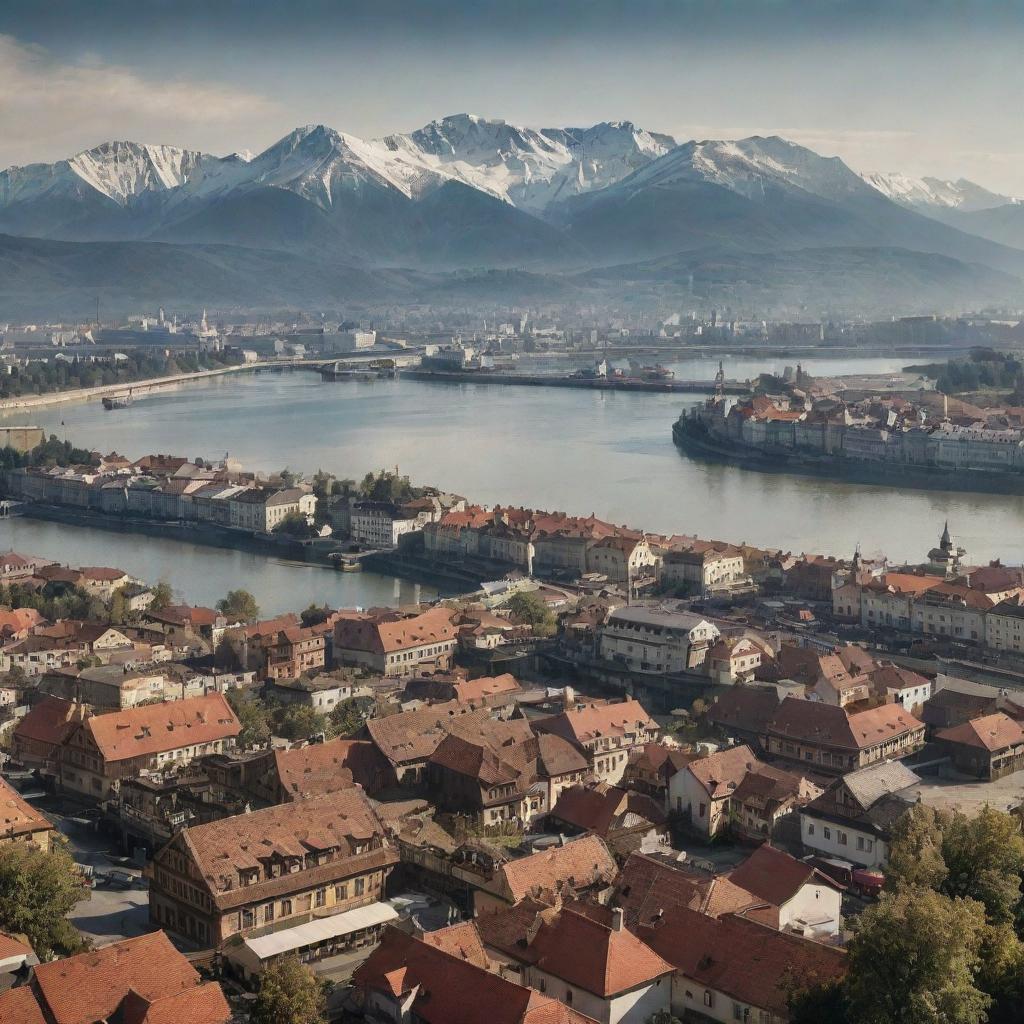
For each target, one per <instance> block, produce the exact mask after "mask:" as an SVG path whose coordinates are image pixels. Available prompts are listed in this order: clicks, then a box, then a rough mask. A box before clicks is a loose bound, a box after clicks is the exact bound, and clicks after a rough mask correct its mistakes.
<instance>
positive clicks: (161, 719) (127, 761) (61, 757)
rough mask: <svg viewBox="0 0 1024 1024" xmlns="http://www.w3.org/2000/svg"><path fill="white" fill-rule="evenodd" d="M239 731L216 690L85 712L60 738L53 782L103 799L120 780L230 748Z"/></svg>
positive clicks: (233, 717)
mask: <svg viewBox="0 0 1024 1024" xmlns="http://www.w3.org/2000/svg"><path fill="white" fill-rule="evenodd" d="M240 730H241V726H240V725H239V722H238V719H237V718H236V717H235V713H234V712H233V711H232V710H231V707H230V705H229V704H228V702H227V701H226V700H225V699H224V697H223V695H222V694H219V693H211V694H208V695H206V696H204V697H192V698H189V699H187V700H179V701H171V702H169V703H161V704H148V705H145V706H143V707H137V708H130V709H127V710H125V711H115V712H111V713H110V714H105V715H90V716H87V717H85V718H84V719H78V720H76V721H74V722H73V725H72V727H71V728H70V729H69V730H68V731H67V734H66V735H65V736H64V738H63V740H62V742H61V745H60V748H59V751H58V755H57V757H58V782H59V784H60V786H61V787H62V788H64V789H68V790H71V791H73V792H76V793H79V794H81V795H83V796H87V797H90V798H92V799H95V800H106V799H108V798H109V797H110V796H111V795H112V794H113V793H115V792H116V790H117V787H118V784H119V782H120V781H121V780H122V779H133V778H137V777H138V776H139V775H140V774H141V773H142V772H144V771H156V770H162V769H166V768H168V767H170V766H172V765H182V764H187V763H188V762H190V761H192V760H194V759H195V758H197V757H202V756H204V755H206V754H219V753H222V752H224V751H225V750H229V749H231V747H233V746H234V742H235V738H236V737H237V736H238V733H239V732H240Z"/></svg>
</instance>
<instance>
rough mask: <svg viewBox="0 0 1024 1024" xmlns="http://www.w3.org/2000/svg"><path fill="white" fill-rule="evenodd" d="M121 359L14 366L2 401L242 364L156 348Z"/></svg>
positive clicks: (221, 356)
mask: <svg viewBox="0 0 1024 1024" xmlns="http://www.w3.org/2000/svg"><path fill="white" fill-rule="evenodd" d="M122 355H124V356H125V357H126V358H124V359H119V360H117V362H116V363H96V362H89V361H87V360H85V359H72V360H63V359H49V360H47V361H46V362H31V363H26V364H25V365H24V366H12V367H11V372H10V373H9V374H6V375H5V376H2V377H0V398H18V397H21V396H22V395H45V394H49V393H51V392H54V391H71V390H74V389H76V388H94V387H101V386H102V387H111V386H113V385H115V384H131V383H132V382H133V381H137V380H147V379H148V378H150V377H164V376H173V375H174V374H178V373H196V372H197V371H199V370H212V369H216V368H217V367H219V366H229V365H232V364H234V363H237V362H240V360H241V356H240V355H239V354H238V353H233V352H176V353H174V354H173V355H172V356H167V355H165V354H164V350H163V349H162V348H156V347H154V348H153V349H144V348H138V349H130V350H129V351H127V352H124V353H122Z"/></svg>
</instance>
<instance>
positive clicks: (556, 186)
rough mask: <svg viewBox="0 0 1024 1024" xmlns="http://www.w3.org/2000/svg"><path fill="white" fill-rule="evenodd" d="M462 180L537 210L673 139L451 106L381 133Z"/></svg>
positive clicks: (609, 125) (637, 162)
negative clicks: (533, 123) (408, 127)
mask: <svg viewBox="0 0 1024 1024" xmlns="http://www.w3.org/2000/svg"><path fill="white" fill-rule="evenodd" d="M382 141H383V143H384V144H385V145H387V146H388V147H389V149H391V151H392V152H393V153H405V154H409V156H410V157H412V158H415V155H416V154H418V155H419V157H420V158H421V159H423V160H425V161H426V163H427V165H428V166H431V167H434V168H436V169H437V170H438V171H439V172H442V173H445V174H447V175H449V176H450V177H452V178H455V179H456V180H458V181H461V182H463V183H464V184H466V185H471V186H472V187H474V188H478V189H480V190H481V191H484V192H488V193H490V194H491V195H494V196H497V197H498V198H500V199H503V200H504V201H505V202H508V203H511V204H512V205H513V206H518V207H521V208H522V209H526V210H530V211H533V212H539V211H541V210H543V209H544V208H545V207H546V206H548V205H550V204H551V203H552V202H554V201H556V200H558V199H562V198H564V197H566V196H569V195H577V194H579V193H581V192H588V191H592V190H594V189H599V188H604V187H605V186H607V185H611V184H613V183H614V182H616V181H618V180H620V179H621V178H622V177H624V176H625V175H627V174H630V173H632V172H633V171H634V170H636V169H637V168H638V167H643V166H645V165H646V164H648V163H649V162H650V161H651V160H654V159H656V158H657V157H659V156H661V155H662V154H663V153H666V152H668V151H669V150H670V149H672V148H673V147H674V146H675V140H674V139H672V138H671V137H670V136H668V135H660V134H656V133H652V132H647V131H645V130H644V129H642V128H637V127H636V126H635V125H633V124H631V123H630V122H628V121H613V122H603V123H601V124H597V125H594V126H593V127H591V128H543V129H540V130H534V129H531V128H522V127H518V126H516V125H510V124H508V123H506V122H505V121H501V120H487V119H486V118H481V117H476V116H475V115H473V114H455V115H452V116H450V117H445V118H442V119H441V120H439V121H432V122H431V123H430V124H428V125H426V126H425V127H423V128H420V129H418V130H417V131H414V132H412V133H410V134H408V135H392V136H389V137H388V138H386V139H384V140H382Z"/></svg>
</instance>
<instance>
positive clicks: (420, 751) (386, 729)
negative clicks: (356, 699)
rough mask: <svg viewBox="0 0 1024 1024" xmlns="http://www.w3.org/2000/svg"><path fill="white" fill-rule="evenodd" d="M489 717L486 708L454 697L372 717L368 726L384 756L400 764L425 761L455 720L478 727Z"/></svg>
mask: <svg viewBox="0 0 1024 1024" xmlns="http://www.w3.org/2000/svg"><path fill="white" fill-rule="evenodd" d="M488 717H489V715H488V712H487V710H486V709H485V708H474V707H473V706H472V705H471V704H464V703H462V702H461V701H457V700H452V701H447V702H446V703H444V704H432V705H430V706H429V707H424V708H417V709H416V710H414V711H403V712H401V713H400V714H397V715H386V716H385V717H384V718H371V719H370V720H369V721H368V722H367V723H366V728H367V731H368V732H369V734H370V739H372V740H373V742H374V743H375V744H376V745H377V749H378V750H380V752H381V753H382V754H383V755H384V757H386V758H387V759H388V760H389V761H390V762H392V763H393V764H396V765H400V764H408V763H410V762H417V761H426V760H427V758H429V757H430V755H431V754H432V753H433V752H434V751H435V750H436V749H437V746H438V744H439V743H440V742H441V740H443V739H444V737H445V736H447V735H448V733H449V732H452V731H453V730H454V729H455V728H456V723H460V724H462V725H463V726H465V728H466V729H469V730H472V729H479V727H480V723H481V722H482V721H483V720H484V719H485V718H488Z"/></svg>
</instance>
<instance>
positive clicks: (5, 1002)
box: [0, 986, 49, 1024]
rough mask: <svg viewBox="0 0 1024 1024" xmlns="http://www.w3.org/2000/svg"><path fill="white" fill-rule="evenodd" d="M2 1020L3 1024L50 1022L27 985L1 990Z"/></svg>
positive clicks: (0, 1013) (39, 1023)
mask: <svg viewBox="0 0 1024 1024" xmlns="http://www.w3.org/2000/svg"><path fill="white" fill-rule="evenodd" d="M0 1021H3V1024H49V1022H48V1021H47V1019H46V1018H45V1017H44V1016H43V1011H42V1009H41V1008H40V1006H39V1003H38V1002H37V1000H36V997H35V996H34V995H33V994H32V989H30V988H28V987H27V986H22V987H21V988H12V989H8V990H7V991H6V992H0Z"/></svg>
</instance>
